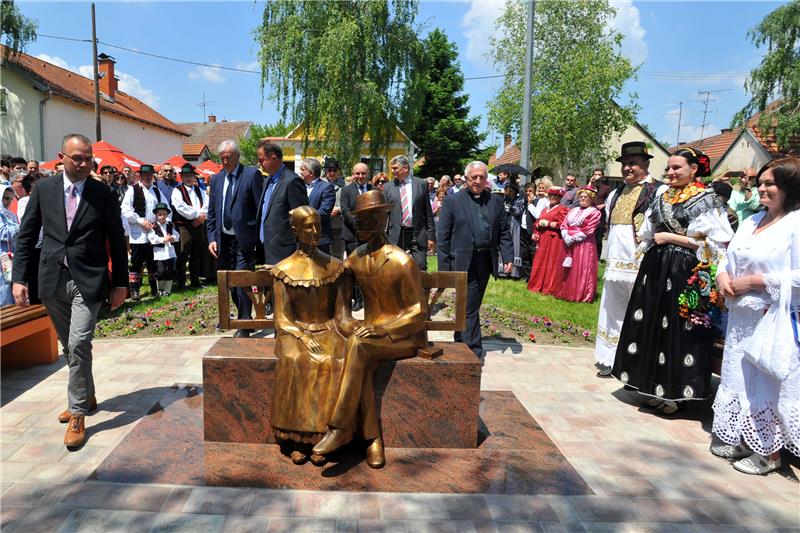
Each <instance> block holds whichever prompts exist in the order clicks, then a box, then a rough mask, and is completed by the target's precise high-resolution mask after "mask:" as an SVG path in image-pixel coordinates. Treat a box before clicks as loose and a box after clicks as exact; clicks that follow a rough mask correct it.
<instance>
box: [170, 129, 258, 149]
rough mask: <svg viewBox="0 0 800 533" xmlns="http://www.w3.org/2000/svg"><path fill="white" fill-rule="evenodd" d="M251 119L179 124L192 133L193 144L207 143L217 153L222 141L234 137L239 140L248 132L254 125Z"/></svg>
mask: <svg viewBox="0 0 800 533" xmlns="http://www.w3.org/2000/svg"><path fill="white" fill-rule="evenodd" d="M252 124H253V123H252V122H249V121H234V122H228V121H222V122H180V123H178V125H179V126H180V127H181V128H183V129H185V130H186V131H188V132H189V133H190V135H191V137H190V141H191V144H201V143H202V144H205V145H207V146H208V149H209V150H210V151H211V152H212V153H217V148H218V147H219V145H220V143H221V142H222V141H227V140H229V139H233V140H234V141H238V140H239V138H240V137H243V136H244V135H246V134H247V131H248V130H249V129H250V126H252Z"/></svg>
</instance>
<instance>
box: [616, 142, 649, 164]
mask: <svg viewBox="0 0 800 533" xmlns="http://www.w3.org/2000/svg"><path fill="white" fill-rule="evenodd" d="M629 155H639V156H642V157H644V158H645V159H653V156H652V155H650V154H648V153H647V145H646V144H645V143H644V142H643V141H632V142H629V143H625V144H623V145H622V151H621V153H620V155H619V157H618V158H617V161H622V158H623V157H627V156H629Z"/></svg>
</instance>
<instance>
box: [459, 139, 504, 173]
mask: <svg viewBox="0 0 800 533" xmlns="http://www.w3.org/2000/svg"><path fill="white" fill-rule="evenodd" d="M497 148H498V146H497V145H496V144H492V145H489V146H486V147H484V148H479V149H477V150H475V151H474V152H472V153H471V154H470V155H469V157H462V158H461V159H459V160H458V168H457V169H456V171H455V172H454V173H455V174H461V173H463V172H464V167H466V166H467V165H468V164H470V163H472V162H473V161H483V162H484V163H488V162H489V158H490V157H492V156H493V155H495V154H496V153H497Z"/></svg>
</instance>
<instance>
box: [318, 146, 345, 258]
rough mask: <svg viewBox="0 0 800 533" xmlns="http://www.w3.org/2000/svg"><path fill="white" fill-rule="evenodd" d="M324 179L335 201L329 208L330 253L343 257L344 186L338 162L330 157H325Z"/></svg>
mask: <svg viewBox="0 0 800 533" xmlns="http://www.w3.org/2000/svg"><path fill="white" fill-rule="evenodd" d="M323 167H324V169H325V178H324V179H325V180H326V181H327V182H328V183H330V184H331V185H333V192H334V193H335V194H336V201H335V203H334V205H333V209H331V217H330V219H331V231H332V241H333V242H332V243H331V255H332V256H334V257H337V258H339V259H344V240H343V239H342V227H343V226H344V223H343V222H342V189H343V188H344V185H345V183H344V179H342V177H341V173H342V172H341V170H339V162H338V161H337V160H336V159H334V158H332V157H326V158H325V165H323Z"/></svg>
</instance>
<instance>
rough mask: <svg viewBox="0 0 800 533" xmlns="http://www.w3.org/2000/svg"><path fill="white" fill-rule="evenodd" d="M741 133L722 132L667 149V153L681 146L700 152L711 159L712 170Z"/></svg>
mask: <svg viewBox="0 0 800 533" xmlns="http://www.w3.org/2000/svg"><path fill="white" fill-rule="evenodd" d="M741 132H742V130H741V129H739V128H737V129H734V130H724V131H723V132H722V133H720V134H719V135H712V136H711V137H706V138H704V139H698V140H696V141H691V142H687V143H684V144H681V145H679V146H673V147H672V148H670V149H669V151H670V153H672V152H674V151H675V150H677V149H679V148H681V147H682V146H688V147H690V148H693V149H695V150H700V151H701V152H703V153H704V154H706V155H707V156H708V158H709V159H711V168H714V167H716V166H717V163H719V161H720V160H721V159H722V156H723V155H725V153H726V152H727V151H728V148H730V147H731V145H732V144H733V143H734V142H735V141H736V139H737V138H739V134H740V133H741Z"/></svg>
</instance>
